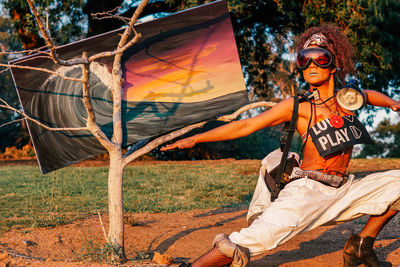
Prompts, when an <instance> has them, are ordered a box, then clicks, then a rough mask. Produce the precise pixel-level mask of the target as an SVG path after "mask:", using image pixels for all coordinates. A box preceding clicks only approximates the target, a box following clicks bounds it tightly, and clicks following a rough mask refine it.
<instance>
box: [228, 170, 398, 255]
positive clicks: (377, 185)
mask: <svg viewBox="0 0 400 267" xmlns="http://www.w3.org/2000/svg"><path fill="white" fill-rule="evenodd" d="M264 173H265V170H264V168H263V167H262V168H261V170H260V176H259V178H258V182H257V186H256V189H255V192H254V195H253V199H252V201H251V203H250V207H249V211H248V215H247V218H249V217H251V216H252V215H253V214H255V213H258V212H262V214H261V215H260V216H259V217H258V218H257V219H256V220H254V222H253V223H252V224H251V226H249V227H248V228H243V229H241V230H240V232H234V233H232V234H231V235H230V236H229V239H230V240H231V241H232V242H233V243H236V244H238V245H240V246H243V247H246V248H249V250H250V254H251V255H257V254H260V253H262V252H265V251H267V250H270V249H273V248H275V247H276V246H278V245H280V244H282V243H284V242H286V241H288V240H289V239H290V238H292V237H293V236H295V235H296V234H299V233H301V232H305V231H308V230H311V229H314V228H316V227H318V226H320V225H323V224H325V223H327V222H332V221H333V222H339V221H347V220H352V219H355V218H359V217H361V216H363V215H366V214H370V215H379V214H382V213H383V212H385V211H386V210H387V208H388V207H389V206H390V205H391V204H392V203H394V202H395V201H396V200H398V199H399V198H400V170H391V171H386V172H380V173H374V174H370V175H368V176H366V177H364V178H362V179H359V180H354V179H352V178H350V179H349V180H348V181H347V183H345V184H344V185H342V186H341V187H340V188H334V187H330V186H327V185H324V184H322V183H320V182H317V181H315V180H311V179H308V178H302V179H298V180H295V181H293V182H290V183H289V184H287V185H286V186H285V188H284V189H283V190H282V191H281V192H280V193H279V197H278V198H277V199H276V200H275V201H274V202H271V201H270V192H269V191H268V188H267V186H266V185H265V182H264Z"/></svg>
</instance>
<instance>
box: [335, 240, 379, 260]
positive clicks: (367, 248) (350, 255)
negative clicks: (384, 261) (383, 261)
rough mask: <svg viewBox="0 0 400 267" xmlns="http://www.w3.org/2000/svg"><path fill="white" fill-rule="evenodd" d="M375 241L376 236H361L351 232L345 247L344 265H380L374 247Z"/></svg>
mask: <svg viewBox="0 0 400 267" xmlns="http://www.w3.org/2000/svg"><path fill="white" fill-rule="evenodd" d="M374 241H375V238H372V237H369V236H367V237H361V236H358V235H354V234H352V233H351V234H350V238H349V240H347V242H346V244H345V245H344V249H343V260H344V266H345V267H355V266H357V265H358V264H361V263H362V264H364V265H365V266H368V267H378V266H379V260H378V257H377V256H376V254H375V252H374V250H373V249H372V247H373V245H374Z"/></svg>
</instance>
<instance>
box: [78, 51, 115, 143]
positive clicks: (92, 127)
mask: <svg viewBox="0 0 400 267" xmlns="http://www.w3.org/2000/svg"><path fill="white" fill-rule="evenodd" d="M82 58H83V59H87V53H86V52H83V53H82ZM82 80H83V81H82V94H83V103H84V105H85V108H86V112H87V114H88V117H87V120H86V126H87V128H88V129H89V131H90V132H91V133H92V134H93V135H94V136H95V137H96V138H97V140H98V141H99V142H100V143H101V145H102V146H104V147H105V148H106V149H107V151H110V149H113V148H115V144H113V143H112V142H111V141H110V139H108V137H107V136H106V135H105V134H104V132H103V131H102V130H101V129H100V127H99V126H98V125H97V123H96V119H95V114H94V110H93V105H92V102H91V98H90V81H89V64H82Z"/></svg>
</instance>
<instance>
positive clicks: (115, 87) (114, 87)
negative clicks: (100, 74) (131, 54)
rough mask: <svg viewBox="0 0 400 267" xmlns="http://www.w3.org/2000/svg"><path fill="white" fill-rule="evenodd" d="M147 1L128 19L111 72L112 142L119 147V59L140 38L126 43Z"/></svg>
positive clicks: (136, 35)
mask: <svg viewBox="0 0 400 267" xmlns="http://www.w3.org/2000/svg"><path fill="white" fill-rule="evenodd" d="M148 1H149V0H142V1H141V2H140V4H139V6H138V8H137V9H136V11H135V14H133V16H132V17H131V19H130V22H129V25H128V26H129V27H126V28H125V30H124V33H123V34H122V36H121V38H120V40H119V42H118V46H117V51H118V52H117V53H115V56H114V61H113V67H112V71H111V75H112V82H111V92H112V96H113V137H112V141H113V142H114V143H116V144H117V145H118V146H119V147H121V145H122V116H121V101H122V90H121V88H122V70H121V59H122V54H123V52H124V51H125V50H126V49H128V47H130V46H132V45H133V44H134V43H135V42H136V41H137V40H138V38H139V37H140V35H139V34H137V33H136V31H134V32H135V37H134V38H133V39H131V40H130V41H129V42H128V38H129V36H130V34H131V33H132V29H133V25H134V24H135V23H136V21H137V19H138V17H139V15H140V13H141V12H142V11H143V9H144V7H145V6H146V4H147V2H148ZM133 30H134V29H133Z"/></svg>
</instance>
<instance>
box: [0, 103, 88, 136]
mask: <svg viewBox="0 0 400 267" xmlns="http://www.w3.org/2000/svg"><path fill="white" fill-rule="evenodd" d="M0 101H1V102H3V103H6V104H5V105H0V108H5V109H9V110H12V111H14V112H16V113H18V114H20V115H22V116H23V117H24V118H25V119H27V120H30V121H32V122H34V123H35V124H37V125H39V126H41V127H43V128H45V129H46V130H49V131H84V130H85V131H88V130H89V129H88V128H87V127H74V128H55V127H50V126H47V125H46V124H43V123H41V122H40V121H38V120H36V119H34V118H32V117H30V116H29V115H28V114H26V113H24V112H21V111H19V110H17V109H16V108H13V107H11V106H10V105H9V104H7V102H5V101H4V100H3V99H1V98H0ZM2 126H4V125H2Z"/></svg>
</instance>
